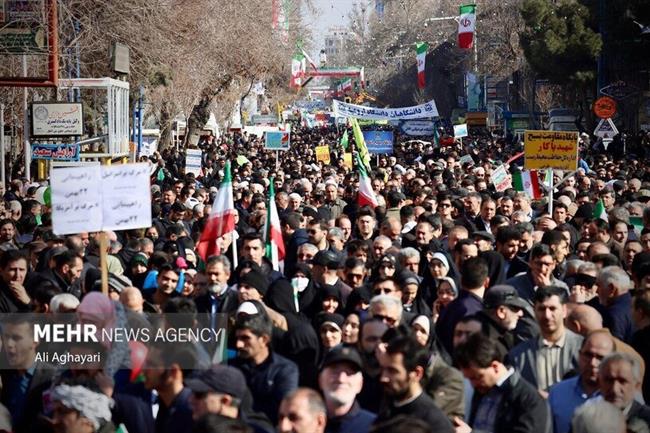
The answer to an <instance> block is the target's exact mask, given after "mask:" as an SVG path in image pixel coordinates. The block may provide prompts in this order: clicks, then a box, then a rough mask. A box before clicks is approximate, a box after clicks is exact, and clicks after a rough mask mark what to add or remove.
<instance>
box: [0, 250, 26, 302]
mask: <svg viewBox="0 0 650 433" xmlns="http://www.w3.org/2000/svg"><path fill="white" fill-rule="evenodd" d="M27 262H28V261H27V256H25V255H24V254H23V253H22V252H20V251H19V250H10V251H6V252H5V253H4V254H2V257H0V313H17V312H24V311H29V303H30V301H31V299H30V297H29V295H28V294H27V291H26V290H25V286H24V284H25V276H26V275H27Z"/></svg>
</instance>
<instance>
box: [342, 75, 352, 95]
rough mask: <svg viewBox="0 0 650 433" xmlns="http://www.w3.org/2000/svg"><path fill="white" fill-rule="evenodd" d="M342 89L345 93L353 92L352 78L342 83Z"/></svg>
mask: <svg viewBox="0 0 650 433" xmlns="http://www.w3.org/2000/svg"><path fill="white" fill-rule="evenodd" d="M341 89H342V90H343V91H344V92H348V91H350V90H352V78H346V79H345V80H343V82H342V83H341Z"/></svg>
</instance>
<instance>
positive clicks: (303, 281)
mask: <svg viewBox="0 0 650 433" xmlns="http://www.w3.org/2000/svg"><path fill="white" fill-rule="evenodd" d="M307 284H309V278H305V277H295V278H292V279H291V286H292V287H293V290H294V291H296V292H298V293H300V292H303V291H304V290H305V289H306V288H307Z"/></svg>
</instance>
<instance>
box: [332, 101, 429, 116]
mask: <svg viewBox="0 0 650 433" xmlns="http://www.w3.org/2000/svg"><path fill="white" fill-rule="evenodd" d="M332 111H334V114H335V115H336V116H337V117H356V118H357V119H366V120H410V119H427V118H432V117H437V116H438V108H437V107H436V102H435V101H434V100H433V99H432V100H431V101H429V102H426V103H424V104H420V105H414V106H412V107H402V108H376V107H366V106H364V105H355V104H348V103H346V102H341V101H338V100H336V99H334V100H333V101H332Z"/></svg>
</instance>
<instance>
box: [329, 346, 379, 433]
mask: <svg viewBox="0 0 650 433" xmlns="http://www.w3.org/2000/svg"><path fill="white" fill-rule="evenodd" d="M361 370H362V362H361V356H359V353H358V352H357V351H356V349H354V348H352V347H341V346H339V347H337V348H334V349H332V350H331V351H330V352H329V353H328V354H327V355H326V356H325V359H324V360H323V365H322V367H321V371H320V374H319V375H318V383H319V385H320V388H321V391H322V392H323V397H324V398H325V406H326V407H327V427H326V428H325V433H361V432H367V431H368V430H369V429H370V426H371V425H372V423H373V422H374V420H375V418H376V415H375V414H373V413H372V412H368V411H367V410H364V409H361V406H359V403H358V402H357V394H359V393H360V392H361V388H362V387H363V374H362V373H361Z"/></svg>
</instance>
